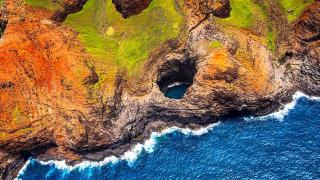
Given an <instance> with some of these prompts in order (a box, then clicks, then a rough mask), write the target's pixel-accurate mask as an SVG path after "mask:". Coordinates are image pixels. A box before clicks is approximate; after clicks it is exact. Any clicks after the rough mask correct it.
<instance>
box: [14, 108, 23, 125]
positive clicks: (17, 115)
mask: <svg viewBox="0 0 320 180" xmlns="http://www.w3.org/2000/svg"><path fill="white" fill-rule="evenodd" d="M12 120H13V122H14V123H17V124H19V123H20V122H21V120H22V115H21V111H20V109H19V107H18V106H16V107H15V108H14V110H13V112H12Z"/></svg>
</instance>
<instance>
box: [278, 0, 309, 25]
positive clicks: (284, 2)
mask: <svg viewBox="0 0 320 180" xmlns="http://www.w3.org/2000/svg"><path fill="white" fill-rule="evenodd" d="M312 2H313V0H280V5H281V6H282V8H283V9H284V11H285V14H286V15H287V19H288V21H289V22H292V21H294V20H296V19H297V17H298V16H299V15H300V14H301V12H302V11H303V9H304V8H305V7H306V6H307V5H309V4H310V3H312Z"/></svg>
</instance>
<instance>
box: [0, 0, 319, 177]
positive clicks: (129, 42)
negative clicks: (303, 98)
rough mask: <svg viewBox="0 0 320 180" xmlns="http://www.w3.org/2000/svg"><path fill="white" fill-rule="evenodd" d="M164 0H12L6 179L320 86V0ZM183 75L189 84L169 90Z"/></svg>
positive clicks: (0, 51) (116, 150) (4, 119)
mask: <svg viewBox="0 0 320 180" xmlns="http://www.w3.org/2000/svg"><path fill="white" fill-rule="evenodd" d="M163 1H165V2H163ZM163 1H160V0H153V1H146V0H135V1H126V0H114V1H112V2H111V1H110V2H109V1H107V2H106V1H102V0H89V1H83V0H73V1H69V0H60V1H55V3H53V2H51V1H42V3H39V2H38V1H36V0H29V1H27V2H25V1H22V0H6V1H4V4H3V6H2V7H1V16H0V18H1V20H0V22H1V24H0V28H1V32H3V35H2V37H1V39H0V124H1V126H0V162H1V163H0V174H1V176H0V178H2V179H4V178H8V179H11V178H14V176H15V175H16V173H17V171H18V170H19V168H20V167H21V166H22V165H23V163H24V162H25V161H26V159H27V158H28V157H30V156H34V157H37V158H40V159H44V160H47V159H64V160H67V161H68V162H70V163H76V162H78V161H81V160H83V159H89V160H100V159H102V158H103V157H105V156H107V155H110V154H115V155H118V154H121V153H122V152H123V151H125V150H126V149H127V148H128V147H129V146H130V144H132V143H135V142H137V141H142V140H143V139H144V138H146V137H148V135H149V134H150V131H157V130H160V129H161V128H163V127H168V126H170V125H173V124H175V125H177V126H190V127H197V126H198V125H203V124H208V123H213V122H216V121H218V120H219V119H220V118H221V117H225V116H240V115H247V114H252V115H264V114H267V113H270V112H272V111H274V110H276V109H277V108H279V107H281V105H283V104H284V103H286V102H288V101H290V98H291V95H292V94H293V93H294V92H295V91H297V90H300V91H304V92H306V93H308V94H310V95H319V93H320V91H319V90H320V81H319V80H320V65H319V63H320V58H319V54H320V48H319V47H320V39H319V37H320V29H319V27H320V24H319V23H320V11H319V10H320V2H319V1H316V2H311V1H310V2H309V1H306V2H305V1H301V2H300V1H299V3H300V4H298V5H299V6H298V5H296V6H295V7H292V9H290V7H289V6H288V4H287V3H286V1H285V0H282V1H276V0H269V1H267V0H259V1H248V2H245V3H244V2H242V1H233V0H230V1H228V0H214V1H204V0H186V1H178V0H177V1H172V0H163ZM44 2H45V3H44ZM288 8H289V10H290V11H289V10H287V9H288ZM303 9H304V10H303ZM300 14H301V15H300ZM1 34H2V33H0V35H1ZM176 83H184V84H187V85H188V86H189V88H188V89H187V91H186V93H185V94H184V96H183V98H182V99H170V98H167V97H166V96H165V95H164V94H165V92H166V90H167V89H168V87H170V86H171V85H173V84H176Z"/></svg>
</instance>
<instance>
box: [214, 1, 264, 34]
mask: <svg viewBox="0 0 320 180" xmlns="http://www.w3.org/2000/svg"><path fill="white" fill-rule="evenodd" d="M230 5H231V12H230V17H228V18H225V19H221V20H219V21H221V22H223V23H226V24H229V25H231V26H235V27H237V28H251V27H252V25H253V23H254V22H255V21H258V20H264V19H265V14H264V13H263V10H261V7H260V6H259V5H258V4H255V3H254V2H253V0H230Z"/></svg>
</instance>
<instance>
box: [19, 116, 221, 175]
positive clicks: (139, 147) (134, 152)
mask: <svg viewBox="0 0 320 180" xmlns="http://www.w3.org/2000/svg"><path fill="white" fill-rule="evenodd" d="M219 124H220V122H217V123H214V124H211V125H209V126H207V127H201V128H199V129H197V130H192V129H188V128H179V127H176V126H174V127H170V128H167V129H165V130H163V131H161V132H152V133H151V135H150V138H149V139H148V140H146V141H145V142H144V143H143V144H141V143H138V144H136V145H135V146H134V147H133V148H132V149H131V150H129V151H127V152H125V153H124V154H123V155H122V156H120V157H116V156H109V157H106V158H105V159H104V160H102V161H98V162H95V161H83V162H81V163H79V164H76V165H74V166H70V165H68V164H67V163H66V162H65V161H58V160H50V161H40V160H36V159H29V160H28V162H27V163H26V164H25V165H24V166H23V168H22V169H21V170H20V173H19V176H23V173H24V171H25V170H26V168H27V166H28V165H29V164H30V162H31V161H37V162H39V163H40V164H42V165H50V166H54V168H56V169H60V170H64V171H67V172H70V171H72V170H75V169H79V170H82V169H85V168H91V167H99V166H103V165H106V164H109V163H112V164H116V163H118V162H119V161H127V162H128V165H129V166H130V165H132V164H133V163H134V161H135V160H136V159H137V158H138V156H139V155H140V154H141V153H142V152H144V151H145V152H147V153H152V152H153V151H154V147H155V145H156V143H157V139H158V138H160V137H162V136H165V135H167V134H170V133H173V132H181V133H182V134H184V135H192V136H200V135H203V134H206V133H208V132H209V131H210V130H212V129H213V128H214V127H216V126H218V125H219ZM19 176H18V177H19ZM17 179H19V178H17Z"/></svg>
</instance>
